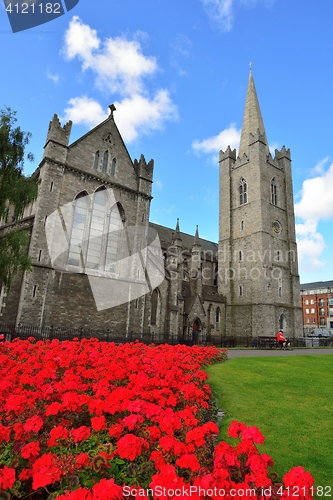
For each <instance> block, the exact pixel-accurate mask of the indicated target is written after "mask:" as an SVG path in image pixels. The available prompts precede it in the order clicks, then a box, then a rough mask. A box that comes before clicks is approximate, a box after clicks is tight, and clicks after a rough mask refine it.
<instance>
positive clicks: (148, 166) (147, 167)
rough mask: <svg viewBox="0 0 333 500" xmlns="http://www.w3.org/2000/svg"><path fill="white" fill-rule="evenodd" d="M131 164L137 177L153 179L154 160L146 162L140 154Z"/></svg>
mask: <svg viewBox="0 0 333 500" xmlns="http://www.w3.org/2000/svg"><path fill="white" fill-rule="evenodd" d="M133 166H134V169H135V171H136V173H137V175H138V177H139V178H141V179H145V180H146V181H150V182H152V181H153V172H154V160H150V161H149V162H148V163H147V162H146V159H145V157H144V155H143V154H142V155H141V156H140V160H139V161H138V160H137V159H135V160H134V162H133Z"/></svg>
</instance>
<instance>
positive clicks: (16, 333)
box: [0, 324, 333, 349]
mask: <svg viewBox="0 0 333 500" xmlns="http://www.w3.org/2000/svg"><path fill="white" fill-rule="evenodd" d="M1 337H2V340H8V341H11V340H14V339H15V338H20V339H22V340H26V339H28V338H29V337H34V338H35V339H36V340H53V339H58V340H60V341H63V340H73V339H74V338H77V339H91V338H97V339H98V340H100V341H103V342H115V343H116V344H125V343H128V342H134V341H136V340H139V341H140V342H143V343H145V344H152V343H154V344H171V345H176V344H185V345H194V344H195V343H197V342H195V341H194V340H193V339H192V338H179V337H178V336H177V335H175V334H172V333H171V334H170V335H168V336H165V337H161V336H157V335H155V334H154V333H151V332H133V331H132V332H129V333H127V334H126V333H123V332H114V331H111V330H92V329H87V328H58V327H55V326H42V327H39V326H23V325H1V324H0V338H1ZM199 344H200V345H215V346H217V347H224V348H227V349H228V348H235V347H238V348H248V349H257V348H258V345H259V343H258V337H248V336H245V337H238V336H237V337H236V336H222V337H215V338H211V339H209V340H208V339H207V341H205V340H204V339H203V340H202V341H200V343H199ZM291 345H292V347H295V348H297V347H333V337H301V338H295V339H291Z"/></svg>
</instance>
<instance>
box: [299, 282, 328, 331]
mask: <svg viewBox="0 0 333 500" xmlns="http://www.w3.org/2000/svg"><path fill="white" fill-rule="evenodd" d="M300 288H301V301H302V315H303V330H304V335H305V336H306V335H309V334H311V333H312V332H314V333H315V334H317V335H319V334H320V333H321V334H322V335H328V334H331V335H333V280H331V281H318V282H314V283H304V284H303V285H301V287H300ZM318 329H320V330H318ZM314 330H315V331H314Z"/></svg>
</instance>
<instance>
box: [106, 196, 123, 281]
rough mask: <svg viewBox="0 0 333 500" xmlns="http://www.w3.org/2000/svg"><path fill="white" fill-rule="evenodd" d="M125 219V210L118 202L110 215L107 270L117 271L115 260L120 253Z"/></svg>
mask: <svg viewBox="0 0 333 500" xmlns="http://www.w3.org/2000/svg"><path fill="white" fill-rule="evenodd" d="M124 219H125V215H124V211H123V208H122V207H121V205H119V204H116V205H114V206H113V207H112V210H111V216H110V225H109V231H108V241H107V247H106V259H105V270H106V271H111V272H114V271H115V262H116V261H117V256H118V253H119V244H120V242H121V229H122V227H123V224H122V221H123V220H124Z"/></svg>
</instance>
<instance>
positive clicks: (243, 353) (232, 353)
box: [228, 347, 333, 359]
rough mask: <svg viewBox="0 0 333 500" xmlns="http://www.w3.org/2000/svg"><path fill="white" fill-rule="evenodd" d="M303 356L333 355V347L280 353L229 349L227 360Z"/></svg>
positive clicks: (269, 350) (274, 350)
mask: <svg viewBox="0 0 333 500" xmlns="http://www.w3.org/2000/svg"><path fill="white" fill-rule="evenodd" d="M304 354H331V355H332V354H333V347H330V348H326V349H320V348H317V349H297V348H295V349H293V350H292V351H281V350H280V349H229V350H228V359H232V358H248V357H257V356H260V357H262V356H300V355H304Z"/></svg>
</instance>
